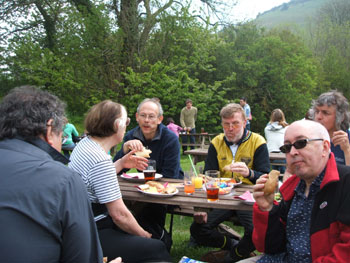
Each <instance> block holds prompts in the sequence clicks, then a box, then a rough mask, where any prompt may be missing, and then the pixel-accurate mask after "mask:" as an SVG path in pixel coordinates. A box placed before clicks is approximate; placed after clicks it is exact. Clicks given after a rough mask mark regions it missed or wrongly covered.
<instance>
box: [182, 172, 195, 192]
mask: <svg viewBox="0 0 350 263" xmlns="http://www.w3.org/2000/svg"><path fill="white" fill-rule="evenodd" d="M194 179H195V176H194V174H193V173H192V172H185V175H184V192H185V194H187V195H193V193H194V191H195V190H194V189H195V181H194Z"/></svg>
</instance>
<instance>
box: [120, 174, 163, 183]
mask: <svg viewBox="0 0 350 263" xmlns="http://www.w3.org/2000/svg"><path fill="white" fill-rule="evenodd" d="M127 176H131V177H126V176H125V175H124V174H122V175H121V176H120V177H121V178H123V179H124V180H127V181H130V182H135V183H140V182H141V183H143V182H144V181H145V176H144V175H143V173H129V174H127ZM162 177H163V175H161V174H157V173H156V175H155V179H154V180H159V179H160V178H162Z"/></svg>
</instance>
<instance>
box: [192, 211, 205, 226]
mask: <svg viewBox="0 0 350 263" xmlns="http://www.w3.org/2000/svg"><path fill="white" fill-rule="evenodd" d="M193 219H194V222H196V223H197V224H205V223H207V220H208V214H207V213H206V212H195V213H194V214H193Z"/></svg>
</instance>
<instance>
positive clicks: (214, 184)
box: [205, 178, 220, 202]
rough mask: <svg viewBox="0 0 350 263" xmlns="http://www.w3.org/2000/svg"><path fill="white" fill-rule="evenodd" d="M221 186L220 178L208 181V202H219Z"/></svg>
mask: <svg viewBox="0 0 350 263" xmlns="http://www.w3.org/2000/svg"><path fill="white" fill-rule="evenodd" d="M219 187H220V179H219V178H212V179H208V180H207V181H206V183H205V189H206V191H207V201H208V202H217V201H218V200H219Z"/></svg>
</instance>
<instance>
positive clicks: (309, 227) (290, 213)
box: [253, 120, 350, 263]
mask: <svg viewBox="0 0 350 263" xmlns="http://www.w3.org/2000/svg"><path fill="white" fill-rule="evenodd" d="M284 143H285V144H284V145H283V146H282V147H281V151H282V152H284V153H286V159H287V164H288V167H289V169H290V171H291V172H292V174H293V176H292V177H290V178H289V179H288V180H287V181H286V182H285V183H284V184H283V185H282V187H281V188H280V192H281V195H282V201H281V202H280V203H279V204H278V203H277V202H276V201H274V194H273V193H272V194H269V195H264V192H263V189H264V185H265V182H266V180H267V175H263V176H261V177H260V178H259V179H258V180H257V182H256V185H255V186H254V198H255V200H256V204H255V205H254V214H253V222H254V233H253V241H254V244H255V246H256V248H257V249H258V250H259V251H262V252H264V253H265V255H263V256H262V257H261V258H260V259H257V262H262V263H263V262H350V216H349V215H350V205H349V204H350V168H349V167H348V166H344V165H341V164H337V163H336V161H335V158H334V154H333V153H332V152H331V150H330V137H329V134H328V132H327V130H326V128H325V127H324V126H323V125H321V124H320V123H317V122H314V121H309V120H301V121H296V122H294V123H292V124H291V125H290V126H289V127H288V129H287V130H286V133H285V137H284Z"/></svg>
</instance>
